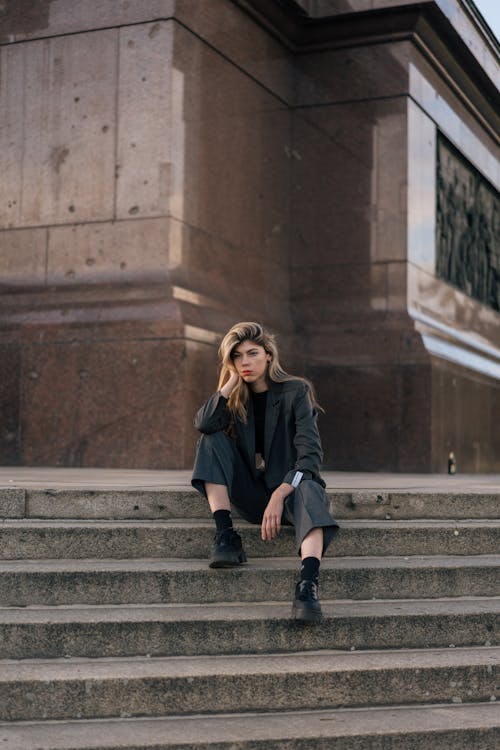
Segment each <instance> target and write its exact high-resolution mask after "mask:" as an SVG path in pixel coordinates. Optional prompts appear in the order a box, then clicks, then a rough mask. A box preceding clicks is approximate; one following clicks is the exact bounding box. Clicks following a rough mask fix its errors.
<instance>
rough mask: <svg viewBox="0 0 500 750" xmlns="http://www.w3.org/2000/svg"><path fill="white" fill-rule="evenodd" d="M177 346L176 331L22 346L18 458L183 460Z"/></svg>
mask: <svg viewBox="0 0 500 750" xmlns="http://www.w3.org/2000/svg"><path fill="white" fill-rule="evenodd" d="M184 351H185V350H184V342H183V341H181V340H179V339H178V340H157V341H128V342H102V343H94V344H91V343H81V344H76V343H73V344H71V343H68V344H62V343H61V344H59V345H57V346H45V347H44V346H38V347H37V346H34V347H30V348H27V349H26V350H25V352H24V355H23V356H24V370H25V380H24V383H23V389H24V393H23V412H22V423H23V448H24V460H25V462H26V464H28V465H31V466H40V465H48V466H69V467H71V466H75V467H76V466H94V467H99V466H107V467H121V466H126V467H127V468H145V467H147V468H150V469H154V468H166V467H167V466H168V467H169V468H176V467H177V468H180V467H183V465H184V441H185V434H184V429H185V423H184V403H183V400H184V374H183V361H184V356H185V354H184ZM166 373H168V377H167V376H166ZM49 435H50V440H49V439H47V438H48V436H49ZM189 440H190V441H191V435H190V437H189Z"/></svg>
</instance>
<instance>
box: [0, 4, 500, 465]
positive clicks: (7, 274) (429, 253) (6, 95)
mask: <svg viewBox="0 0 500 750" xmlns="http://www.w3.org/2000/svg"><path fill="white" fill-rule="evenodd" d="M456 1H457V2H458V0H456ZM349 2H351V0H349ZM302 5H305V3H302ZM327 5H328V3H323V5H321V3H319V4H318V3H316V6H315V9H312V10H314V11H315V13H316V14H317V15H318V16H321V15H322V12H323V11H324V9H325V7H326V6H327ZM344 5H345V8H344V11H348V10H353V9H354V10H356V8H350V7H348V5H349V3H345V4H344ZM397 5H398V3H395V2H385V1H384V2H378V0H377V3H375V4H374V5H373V8H374V11H373V13H375V15H373V14H372V15H370V14H369V13H368V14H364V13H360V14H359V16H356V17H354V16H352V15H349V14H347V15H345V14H344V13H342V14H340V15H339V17H338V20H336V21H335V23H334V24H331V23H330V21H329V19H328V18H327V19H325V20H324V21H323V20H322V19H321V18H318V19H317V20H316V21H314V20H312V19H308V18H307V17H306V16H304V14H303V13H302V14H301V13H300V12H299V10H300V9H299V8H298V6H297V7H296V8H295V10H293V3H289V4H288V6H287V7H288V10H286V9H284V7H285V6H283V5H278V4H273V3H270V2H268V0H266V2H265V3H263V2H261V0H237V2H232V1H231V0H210V2H209V3H208V2H199V0H153V1H152V2H149V3H130V2H125V0H123V1H119V2H113V3H102V2H97V0H89V2H86V3H84V4H82V3H76V2H73V0H53V1H52V2H50V1H49V0H46V1H45V2H43V1H42V0H40V1H39V2H38V3H31V2H28V0H24V1H23V2H17V3H10V2H8V0H4V2H3V4H0V43H1V46H0V66H1V82H2V85H1V87H0V97H1V100H0V107H1V110H0V111H2V112H3V113H4V115H3V117H4V121H5V122H4V127H3V128H2V131H1V132H2V135H1V139H2V140H1V142H0V153H1V160H2V174H3V175H5V179H4V180H3V181H2V183H1V184H0V245H1V250H0V252H1V279H0V284H1V291H2V295H1V297H0V410H1V414H2V422H1V425H0V461H2V462H3V463H25V464H31V465H55V466H57V465H61V466H114V467H129V468H134V467H137V468H139V467H149V468H179V467H185V466H189V465H190V463H191V461H192V457H193V452H194V446H195V441H196V433H195V431H194V429H193V427H192V417H193V413H194V411H195V410H196V408H197V407H198V405H199V404H200V402H201V401H203V400H204V399H205V397H206V396H207V395H208V394H209V393H210V392H211V390H212V389H213V388H214V386H215V383H216V380H217V372H216V368H217V361H216V345H217V343H218V340H219V338H220V336H221V334H222V333H223V332H224V331H225V330H227V328H228V327H229V326H230V325H232V324H233V323H234V322H235V321H237V320H242V319H257V320H261V321H263V322H264V323H265V324H266V325H268V326H269V327H270V328H271V329H273V330H274V331H275V332H276V333H278V336H279V340H280V343H281V346H282V349H283V355H284V356H283V359H284V361H285V364H286V365H287V366H288V367H289V369H290V370H291V371H294V372H298V373H302V374H306V375H309V376H311V377H312V379H313V380H314V382H315V384H316V386H317V390H318V393H319V397H320V401H321V403H322V404H323V406H324V407H325V410H326V413H325V415H324V416H322V418H321V431H322V435H323V437H324V444H325V453H326V461H325V464H326V466H327V467H329V468H337V469H343V470H345V469H350V470H354V469H356V470H391V471H431V470H433V471H443V470H445V469H446V460H447V456H448V453H449V451H450V450H454V451H455V452H456V454H457V459H458V463H459V467H460V469H462V470H467V471H488V470H498V469H499V464H498V461H499V460H500V458H499V457H498V456H497V455H496V453H495V451H494V450H493V449H492V446H494V445H498V444H499V443H500V434H499V429H500V428H499V425H500V420H498V419H496V417H495V415H496V414H497V413H498V409H499V406H498V404H499V401H500V391H499V382H500V354H499V352H500V341H499V338H500V333H499V331H500V325H499V316H498V313H497V312H495V311H493V310H492V309H491V308H487V307H486V306H485V305H481V304H480V303H479V302H478V301H476V300H473V299H471V298H470V297H468V296H467V295H466V294H465V293H464V292H463V291H462V292H460V291H459V290H457V289H455V288H454V287H452V286H450V285H449V284H447V283H445V282H444V281H442V280H440V279H438V278H437V277H436V237H435V230H436V184H435V180H436V142H437V138H438V133H442V134H443V136H444V137H446V139H447V140H449V141H450V142H451V143H452V144H453V145H454V147H456V148H457V149H458V150H459V152H460V153H461V154H462V155H463V156H464V158H465V159H467V160H469V161H470V163H471V164H473V165H474V168H475V169H476V170H478V172H479V173H480V174H482V175H483V177H484V178H485V179H487V180H488V181H489V182H490V184H492V185H496V186H498V159H497V154H498V150H497V149H498V139H497V137H496V136H495V132H496V125H495V122H494V114H493V112H494V110H495V107H494V104H493V100H492V99H491V97H490V96H489V95H487V93H488V91H490V89H491V83H488V80H489V79H488V75H489V72H488V71H491V69H492V59H493V52H492V49H491V45H490V47H488V39H487V38H486V37H485V36H484V33H483V31H482V30H481V28H480V27H478V26H477V25H476V26H475V25H474V23H473V22H472V21H471V19H470V18H468V20H467V23H466V22H465V20H464V18H462V16H461V15H460V13H458V15H457V10H456V2H455V0H454V4H453V13H452V14H451V15H450V18H449V19H448V18H447V17H446V15H445V10H443V7H442V5H443V4H442V3H441V2H436V3H435V2H431V1H429V2H427V3H425V4H424V5H420V6H419V7H418V8H417V9H416V10H414V8H413V6H411V5H410V4H409V3H405V2H403V3H401V6H404V8H403V12H402V13H399V11H398V9H397V8H396V6H397ZM320 6H321V7H320ZM424 6H425V7H424ZM450 7H451V6H450ZM457 7H458V6H457ZM384 9H385V10H384ZM393 10H394V12H395V15H394V18H392V17H391V18H392V21H391V23H389V20H391V19H389V17H388V16H387V17H386V16H382V15H380V14H383V13H387V14H390V13H392V11H393ZM1 14H3V15H1ZM266 14H268V15H266ZM273 14H274V15H273ZM341 17H342V18H341ZM345 18H346V19H347V20H342V19H345ZM358 18H359V23H358ZM365 18H366V19H367V20H364V19H365ZM388 19H389V20H388ZM422 19H424V20H425V23H424V20H422ZM377 24H378V25H377ZM391 24H392V25H391ZM426 24H427V25H426ZM464 24H465V26H464ZM467 24H468V26H467ZM459 27H460V34H461V35H462V36H460V34H459V33H458V32H457V29H458V28H459ZM425 34H428V36H427V37H425ZM440 35H442V39H443V40H445V42H446V44H445V45H444V46H443V42H442V39H441V37H440ZM424 37H425V38H424ZM420 39H422V40H423V41H422V43H420V41H419V40H420ZM290 40H291V41H290ZM478 40H479V41H478ZM424 42H425V43H424ZM481 45H482V46H481ZM479 57H481V63H479V62H478V58H479ZM488 86H489V87H490V88H489V89H488ZM472 403H474V404H477V408H472V407H471V404H472ZM488 415H489V416H488Z"/></svg>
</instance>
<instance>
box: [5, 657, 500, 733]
mask: <svg viewBox="0 0 500 750" xmlns="http://www.w3.org/2000/svg"><path fill="white" fill-rule="evenodd" d="M499 662H500V649H498V648H483V649H455V650H451V649H443V650H433V649H428V650H426V651H425V652H423V653H420V654H419V658H418V670H416V669H415V654H414V652H413V651H405V650H401V651H400V652H399V653H397V654H395V653H391V654H387V653H386V652H379V651H374V652H373V651H364V652H353V653H350V654H345V653H342V652H339V651H328V650H323V651H321V652H318V653H313V652H309V653H307V654H289V655H287V654H276V655H273V654H264V655H262V656H256V655H251V656H243V655H242V656H226V657H221V656H217V657H200V656H197V657H194V658H192V657H184V658H183V657H175V658H170V659H165V658H163V659H162V658H150V659H134V660H123V659H118V660H113V659H106V660H102V661H100V660H97V661H96V660H84V659H80V660H65V661H57V660H54V661H53V662H52V663H50V664H49V663H46V664H45V670H44V671H45V673H44V676H43V678H40V675H39V667H38V665H37V662H36V661H35V662H30V661H18V662H11V663H10V664H8V663H7V664H4V666H3V669H2V674H1V676H0V719H1V720H3V721H20V720H31V721H32V720H40V719H74V718H101V717H102V718H106V717H111V716H117V715H118V714H122V715H123V714H125V715H127V716H157V715H161V716H168V715H177V716H180V715H182V714H190V713H201V712H210V711H212V710H213V708H214V703H213V700H214V694H215V695H217V709H218V711H219V712H235V711H238V712H241V711H259V710H267V709H268V708H269V706H270V704H272V706H273V708H274V709H275V710H279V709H281V710H284V709H289V710H290V709H295V710H304V709H321V708H338V707H349V706H360V705H366V704H367V703H370V705H379V706H380V705H382V706H383V705H388V704H391V703H392V704H396V705H402V704H409V703H411V704H415V703H430V702H437V701H440V702H448V701H449V702H452V701H453V702H463V701H468V702H472V701H476V702H480V701H487V700H488V699H489V698H490V696H491V695H494V693H495V690H496V679H497V670H498V666H499ZM75 672H77V674H78V677H79V679H78V681H75V679H74V675H75ZM27 695H29V698H28V699H27V698H26V696H27Z"/></svg>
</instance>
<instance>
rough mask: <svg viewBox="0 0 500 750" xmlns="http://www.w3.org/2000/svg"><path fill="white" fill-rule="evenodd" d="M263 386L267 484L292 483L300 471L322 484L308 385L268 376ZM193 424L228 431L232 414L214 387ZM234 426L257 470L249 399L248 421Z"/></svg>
mask: <svg viewBox="0 0 500 750" xmlns="http://www.w3.org/2000/svg"><path fill="white" fill-rule="evenodd" d="M268 385H269V391H268V397H267V404H266V425H265V433H264V461H265V463H266V470H265V482H266V485H267V486H268V487H269V489H274V488H275V487H277V486H278V485H280V484H281V483H282V482H287V483H288V484H291V483H292V479H293V477H294V475H295V472H296V471H301V472H303V474H304V476H303V479H312V480H314V481H315V482H318V484H321V486H322V487H325V482H324V481H323V479H322V478H321V475H320V466H321V461H322V459H323V451H322V448H321V440H320V437H319V432H318V426H317V416H318V414H317V411H316V410H315V409H314V408H313V406H312V403H311V397H310V394H309V386H308V385H307V383H304V381H303V380H298V379H293V380H287V381H285V382H284V383H275V382H274V381H272V380H269V381H268ZM194 424H195V427H196V428H197V429H198V430H199V431H200V432H204V433H208V434H210V433H212V432H218V431H219V430H228V428H229V427H230V425H231V414H230V412H229V410H228V408H227V399H225V398H224V396H222V395H221V393H220V392H219V391H217V392H216V393H214V394H213V395H212V396H211V397H210V398H209V399H208V401H207V402H206V403H205V404H204V405H203V406H202V407H201V409H200V410H199V411H198V413H197V414H196V417H195V420H194ZM233 427H234V433H235V436H236V444H237V446H238V448H239V450H240V452H241V453H242V455H243V458H244V460H245V461H246V462H247V463H248V466H249V468H250V470H251V471H252V473H253V474H255V475H256V474H257V470H256V468H255V424H254V415H253V407H252V403H251V402H250V404H249V407H248V420H247V423H246V424H245V423H243V422H242V421H241V420H239V419H236V420H235V421H234V423H233Z"/></svg>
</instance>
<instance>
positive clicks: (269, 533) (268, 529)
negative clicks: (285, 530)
mask: <svg viewBox="0 0 500 750" xmlns="http://www.w3.org/2000/svg"><path fill="white" fill-rule="evenodd" d="M280 529H281V517H280V516H278V515H273V514H271V513H270V514H268V515H264V518H263V519H262V529H261V536H262V539H263V540H264V541H268V542H270V541H272V540H273V539H274V538H275V537H276V536H277V535H278V534H279V532H280Z"/></svg>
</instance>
